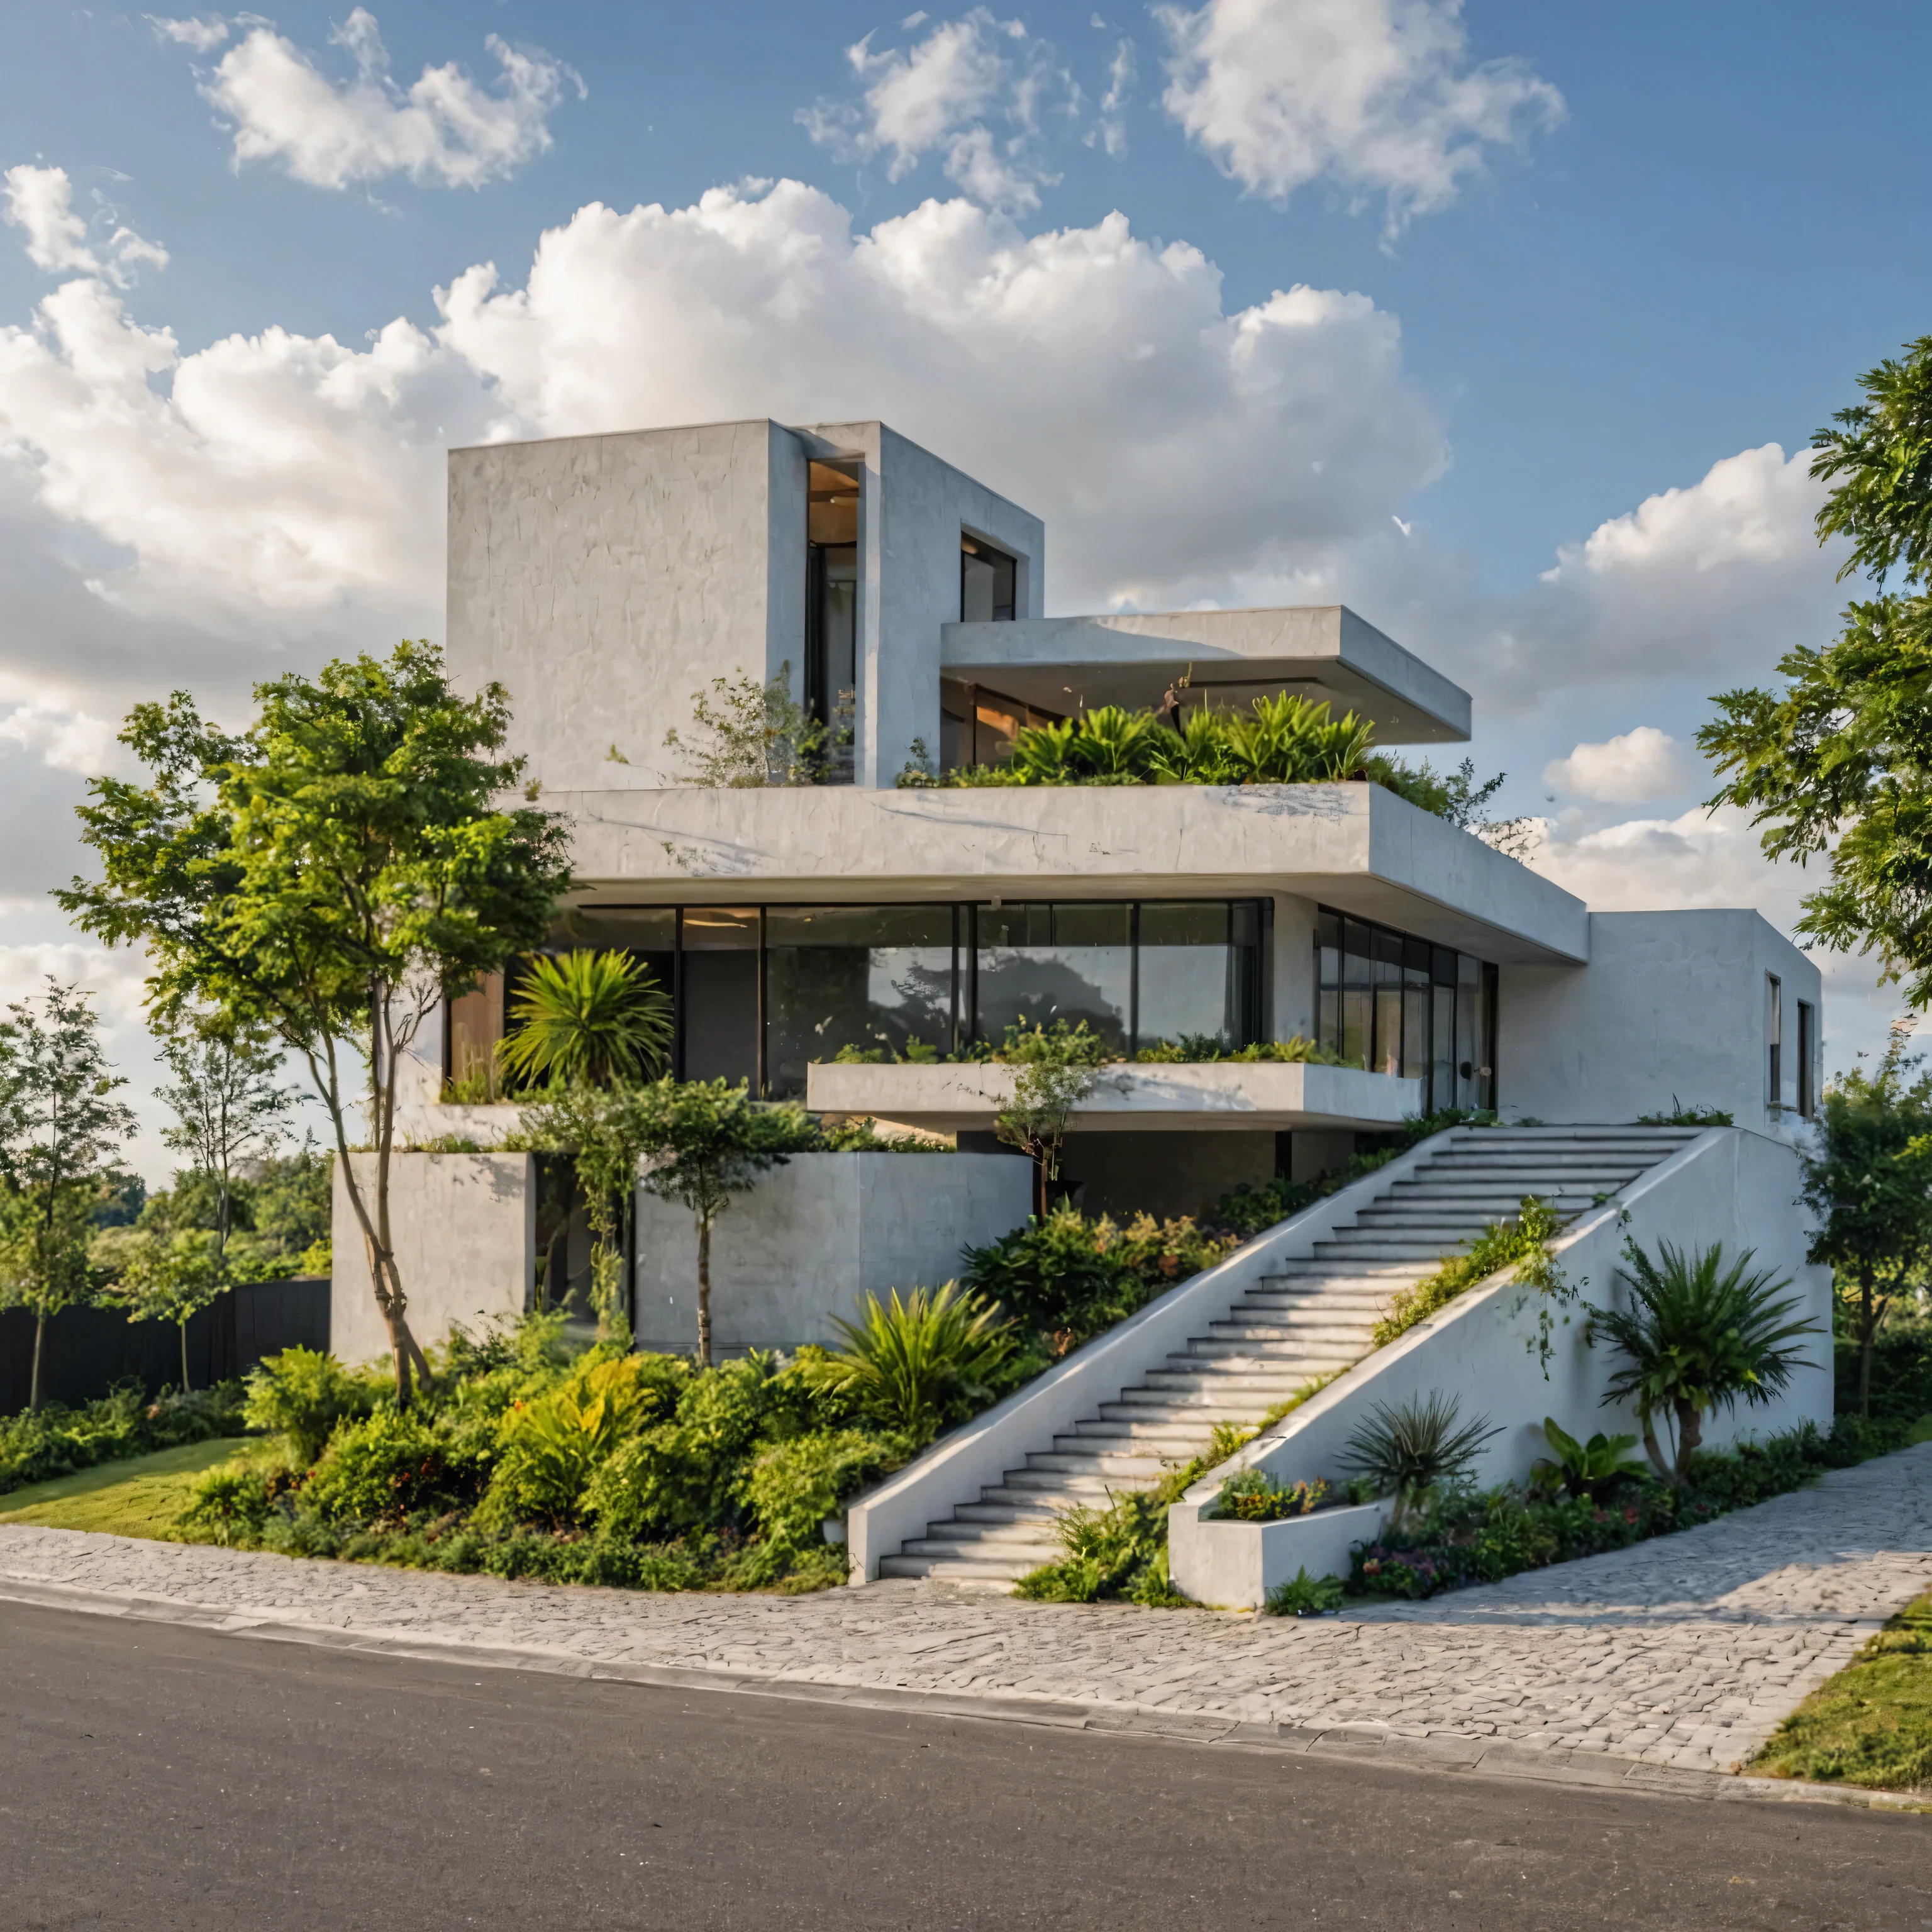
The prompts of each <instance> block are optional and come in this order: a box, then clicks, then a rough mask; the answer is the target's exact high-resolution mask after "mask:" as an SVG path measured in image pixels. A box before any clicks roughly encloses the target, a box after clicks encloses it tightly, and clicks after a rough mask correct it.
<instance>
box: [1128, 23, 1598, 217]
mask: <svg viewBox="0 0 1932 1932" xmlns="http://www.w3.org/2000/svg"><path fill="white" fill-rule="evenodd" d="M1155 11H1156V14H1157V17H1158V18H1159V19H1160V21H1161V23H1162V25H1163V26H1164V27H1165V28H1166V30H1167V33H1168V35H1169V39H1170V40H1171V41H1172V44H1173V48H1174V56H1173V58H1172V60H1171V61H1170V62H1169V66H1168V71H1169V76H1170V80H1169V85H1168V88H1167V92H1166V94H1165V95H1163V103H1164V104H1165V105H1166V108H1167V110H1168V112H1169V114H1171V115H1172V116H1173V117H1174V118H1175V121H1178V123H1179V124H1180V125H1181V127H1182V128H1183V129H1184V130H1185V131H1186V133H1187V134H1188V136H1190V139H1193V141H1194V142H1196V144H1197V145H1199V147H1200V148H1201V149H1202V151H1203V152H1204V153H1205V154H1208V155H1209V156H1210V157H1211V158H1212V159H1213V160H1214V163H1215V164H1216V165H1217V166H1218V167H1220V169H1221V170H1222V171H1223V173H1225V174H1226V175H1229V177H1231V178H1232V179H1234V180H1235V181H1239V182H1240V183H1241V184H1242V186H1243V187H1245V188H1247V189H1248V190H1250V191H1251V192H1252V193H1257V194H1261V195H1264V196H1267V197H1268V199H1271V200H1272V201H1275V202H1285V201H1286V200H1287V199H1288V198H1289V196H1290V195H1292V193H1294V192H1295V190H1296V189H1297V188H1299V187H1304V186H1305V185H1307V184H1308V183H1310V182H1311V181H1328V183H1330V184H1331V185H1332V186H1333V187H1334V188H1335V189H1336V190H1337V192H1338V193H1340V194H1341V195H1342V196H1343V198H1344V199H1346V201H1348V202H1349V203H1351V204H1352V205H1358V206H1359V205H1364V204H1365V203H1366V202H1368V201H1369V200H1370V199H1373V198H1374V197H1375V196H1383V197H1385V199H1386V204H1387V207H1388V232H1389V233H1391V235H1393V234H1394V233H1399V232H1400V229H1402V227H1403V226H1404V224H1405V223H1407V222H1408V221H1409V220H1410V219H1411V218H1412V217H1414V216H1415V215H1418V214H1427V213H1429V212H1430V211H1432V210H1433V209H1436V208H1442V207H1445V206H1446V205H1448V203H1449V202H1452V201H1454V199H1455V198H1456V196H1457V193H1458V191H1459V190H1460V188H1461V187H1462V185H1463V182H1464V181H1466V179H1467V178H1469V177H1471V176H1472V175H1478V174H1480V173H1481V172H1482V170H1483V168H1484V159H1485V154H1486V151H1487V150H1488V149H1490V148H1493V147H1496V146H1511V147H1516V148H1521V147H1522V146H1523V145H1525V143H1526V141H1527V139H1528V138H1529V135H1530V134H1531V133H1534V132H1536V131H1538V130H1541V129H1544V128H1548V127H1554V126H1555V125H1556V123H1557V122H1558V121H1561V120H1562V118H1563V115H1564V111H1565V110H1564V105H1563V97H1562V95H1560V94H1559V93H1558V92H1557V91H1556V89H1555V88H1554V87H1553V86H1550V83H1548V82H1547V81H1544V80H1538V78H1537V77H1536V76H1535V74H1532V73H1531V72H1530V71H1529V70H1528V69H1527V68H1526V67H1524V66H1523V64H1522V63H1521V62H1519V61H1515V60H1499V61H1487V62H1484V63H1482V64H1481V65H1479V66H1472V65H1470V64H1469V35H1468V33H1467V32H1466V30H1465V28H1464V27H1463V20H1462V4H1461V0H1292V4H1290V5H1283V4H1281V0H1207V4H1206V5H1204V6H1202V7H1200V8H1199V10H1196V11H1194V12H1192V13H1190V12H1188V11H1187V10H1186V9H1184V7H1179V6H1167V7H1157V8H1156V10H1155Z"/></svg>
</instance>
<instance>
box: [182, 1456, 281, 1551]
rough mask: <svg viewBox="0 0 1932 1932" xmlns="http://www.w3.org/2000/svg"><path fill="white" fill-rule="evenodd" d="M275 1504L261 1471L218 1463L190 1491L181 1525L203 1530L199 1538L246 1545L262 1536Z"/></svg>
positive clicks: (204, 1540) (200, 1539)
mask: <svg viewBox="0 0 1932 1932" xmlns="http://www.w3.org/2000/svg"><path fill="white" fill-rule="evenodd" d="M274 1508H275V1499H274V1496H273V1495H272V1492H271V1490H270V1489H269V1480H268V1478H267V1477H266V1475H263V1472H262V1471H260V1469H251V1468H248V1467H245V1466H239V1465H237V1464H235V1463H217V1465H216V1466H214V1468H213V1469H210V1470H208V1471H206V1472H205V1473H204V1474H203V1475H202V1476H201V1477H200V1478H199V1479H198V1480H197V1481H196V1484H195V1486H194V1487H193V1490H190V1492H189V1496H188V1505H187V1508H186V1509H184V1511H182V1512H181V1517H180V1520H179V1525H178V1526H179V1527H181V1528H182V1529H191V1530H195V1531H197V1532H200V1534H199V1535H197V1536H196V1538H195V1539H194V1540H195V1541H196V1542H208V1543H217V1544H221V1545H223V1547H229V1548H233V1547H238V1546H239V1547H244V1548H245V1547H248V1546H249V1545H251V1544H254V1543H257V1542H258V1541H260V1538H261V1535H262V1531H263V1527H264V1526H265V1525H266V1523H267V1522H268V1520H269V1514H270V1512H271V1511H272V1510H273V1509H274Z"/></svg>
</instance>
